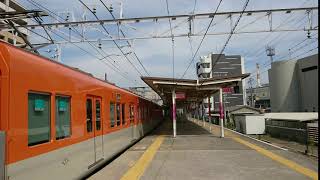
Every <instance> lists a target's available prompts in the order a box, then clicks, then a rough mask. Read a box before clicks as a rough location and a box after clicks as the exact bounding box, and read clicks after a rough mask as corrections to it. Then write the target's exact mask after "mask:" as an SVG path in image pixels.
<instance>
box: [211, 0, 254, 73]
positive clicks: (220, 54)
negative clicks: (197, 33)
mask: <svg viewBox="0 0 320 180" xmlns="http://www.w3.org/2000/svg"><path fill="white" fill-rule="evenodd" d="M249 1H250V0H246V2H245V4H244V6H243V8H242V13H241V14H240V15H239V17H238V19H237V21H236V23H235V25H234V26H233V28H232V30H231V33H230V35H229V36H228V38H227V41H226V42H225V44H224V45H223V47H222V49H221V51H220V53H219V55H218V57H217V59H216V61H215V62H214V63H213V64H212V68H211V70H210V72H209V74H211V73H212V69H213V67H214V66H215V65H216V63H217V62H218V61H219V59H220V57H221V56H222V53H223V51H224V50H225V48H226V47H227V45H228V43H229V41H230V39H231V37H232V35H233V33H234V32H235V30H236V28H237V26H238V24H239V22H240V19H241V18H242V15H243V13H244V11H245V10H246V8H247V7H248V4H249Z"/></svg>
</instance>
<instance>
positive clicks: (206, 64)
mask: <svg viewBox="0 0 320 180" xmlns="http://www.w3.org/2000/svg"><path fill="white" fill-rule="evenodd" d="M202 67H203V68H210V64H209V63H203V64H202Z"/></svg>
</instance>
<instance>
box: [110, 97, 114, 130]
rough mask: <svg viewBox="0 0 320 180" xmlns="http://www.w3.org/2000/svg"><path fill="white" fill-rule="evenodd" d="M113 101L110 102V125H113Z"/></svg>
mask: <svg viewBox="0 0 320 180" xmlns="http://www.w3.org/2000/svg"><path fill="white" fill-rule="evenodd" d="M114 112H115V111H114V103H112V102H111V103H110V127H114V124H115V122H114Z"/></svg>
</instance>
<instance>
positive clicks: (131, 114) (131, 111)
mask: <svg viewBox="0 0 320 180" xmlns="http://www.w3.org/2000/svg"><path fill="white" fill-rule="evenodd" d="M129 111H130V112H129V114H130V122H133V121H134V106H133V105H130V108H129Z"/></svg>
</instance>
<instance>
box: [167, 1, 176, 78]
mask: <svg viewBox="0 0 320 180" xmlns="http://www.w3.org/2000/svg"><path fill="white" fill-rule="evenodd" d="M165 1H166V7H167V14H168V16H169V15H170V12H169V3H168V0H165ZM169 26H170V34H171V42H172V44H171V49H172V79H173V80H174V37H173V32H172V24H171V19H169Z"/></svg>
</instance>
